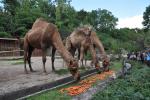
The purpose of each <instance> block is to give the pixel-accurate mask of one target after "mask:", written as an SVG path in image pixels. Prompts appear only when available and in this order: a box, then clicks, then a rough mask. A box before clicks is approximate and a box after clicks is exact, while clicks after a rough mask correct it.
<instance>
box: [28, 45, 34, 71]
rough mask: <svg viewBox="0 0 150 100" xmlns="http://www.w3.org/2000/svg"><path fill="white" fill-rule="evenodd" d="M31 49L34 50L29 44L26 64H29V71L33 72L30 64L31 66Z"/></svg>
mask: <svg viewBox="0 0 150 100" xmlns="http://www.w3.org/2000/svg"><path fill="white" fill-rule="evenodd" d="M33 50H34V48H33V47H31V46H29V49H28V57H27V60H28V64H29V68H30V71H31V72H35V71H34V70H33V69H32V66H31V55H32V52H33Z"/></svg>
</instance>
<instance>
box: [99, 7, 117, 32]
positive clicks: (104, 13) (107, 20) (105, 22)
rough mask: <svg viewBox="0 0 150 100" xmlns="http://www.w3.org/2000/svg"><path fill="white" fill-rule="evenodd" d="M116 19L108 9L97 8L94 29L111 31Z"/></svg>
mask: <svg viewBox="0 0 150 100" xmlns="http://www.w3.org/2000/svg"><path fill="white" fill-rule="evenodd" d="M117 21H118V19H117V18H116V17H114V15H113V14H112V13H111V12H110V11H108V10H105V9H104V10H101V9H98V10H97V18H96V22H97V23H96V29H98V30H101V31H112V30H113V29H115V26H116V25H117V23H116V22H117Z"/></svg>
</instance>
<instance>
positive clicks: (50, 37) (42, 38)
mask: <svg viewBox="0 0 150 100" xmlns="http://www.w3.org/2000/svg"><path fill="white" fill-rule="evenodd" d="M51 47H53V49H54V51H55V48H56V49H57V50H58V52H59V53H60V54H61V56H62V58H63V59H64V60H65V62H66V64H67V66H68V69H69V70H70V72H71V74H72V75H73V77H74V78H75V79H76V80H78V79H79V78H80V75H79V72H78V62H77V61H76V60H75V59H74V58H73V56H72V55H71V54H70V53H69V52H68V51H67V49H66V48H65V46H64V45H63V42H62V39H61V37H60V34H59V32H58V29H57V27H56V26H55V25H54V24H52V23H48V22H47V21H45V20H44V19H42V18H39V19H37V20H36V21H35V22H34V24H33V26H32V29H31V30H29V31H28V33H26V35H25V37H24V63H25V65H24V68H25V72H26V73H27V68H26V60H27V61H28V64H29V68H30V71H31V72H32V71H33V69H32V67H31V60H30V58H31V54H32V51H33V50H34V48H37V49H41V50H42V61H43V69H44V72H45V73H46V69H45V62H46V52H47V50H48V49H49V48H51ZM52 54H53V53H52Z"/></svg>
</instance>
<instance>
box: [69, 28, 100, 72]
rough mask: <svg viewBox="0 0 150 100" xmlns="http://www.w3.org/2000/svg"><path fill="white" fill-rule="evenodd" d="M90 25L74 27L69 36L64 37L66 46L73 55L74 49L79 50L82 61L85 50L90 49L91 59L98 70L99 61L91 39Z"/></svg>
mask: <svg viewBox="0 0 150 100" xmlns="http://www.w3.org/2000/svg"><path fill="white" fill-rule="evenodd" d="M91 32H92V27H79V28H77V29H75V30H74V31H73V32H72V33H71V34H70V36H69V37H67V39H66V47H67V49H68V50H69V51H70V52H71V54H72V55H73V56H74V54H75V51H76V50H78V51H79V56H78V58H79V60H80V61H81V62H83V58H84V53H85V52H87V50H89V51H90V53H91V55H92V61H93V63H94V65H95V67H96V69H98V71H99V68H100V66H99V63H98V59H97V57H96V51H95V49H94V45H93V41H92V39H91Z"/></svg>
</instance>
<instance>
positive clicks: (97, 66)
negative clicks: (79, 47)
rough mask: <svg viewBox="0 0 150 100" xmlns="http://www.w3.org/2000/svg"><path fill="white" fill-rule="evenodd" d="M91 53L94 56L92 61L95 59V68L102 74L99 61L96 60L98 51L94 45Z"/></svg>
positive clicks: (91, 46) (91, 47)
mask: <svg viewBox="0 0 150 100" xmlns="http://www.w3.org/2000/svg"><path fill="white" fill-rule="evenodd" d="M90 52H91V55H92V59H93V63H94V65H95V68H96V69H97V70H98V73H100V72H101V71H100V65H99V63H98V60H97V58H96V51H95V49H94V47H93V45H90Z"/></svg>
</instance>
